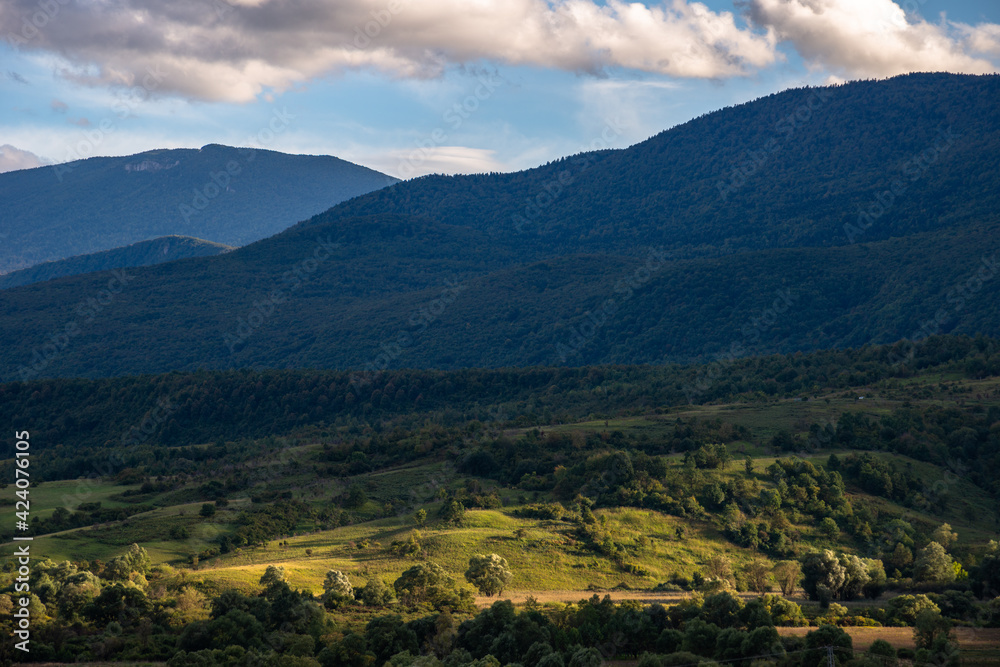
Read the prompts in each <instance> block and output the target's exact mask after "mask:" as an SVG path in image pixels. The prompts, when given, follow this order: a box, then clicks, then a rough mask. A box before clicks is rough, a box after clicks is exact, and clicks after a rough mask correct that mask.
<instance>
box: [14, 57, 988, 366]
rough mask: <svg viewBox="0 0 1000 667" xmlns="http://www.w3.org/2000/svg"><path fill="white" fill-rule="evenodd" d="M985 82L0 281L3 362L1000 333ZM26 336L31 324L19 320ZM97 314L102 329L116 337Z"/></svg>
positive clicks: (434, 185)
mask: <svg viewBox="0 0 1000 667" xmlns="http://www.w3.org/2000/svg"><path fill="white" fill-rule="evenodd" d="M998 101H1000V77H997V76H982V77H975V76H960V75H947V74H934V75H930V74H928V75H909V76H903V77H897V78H894V79H890V80H884V81H862V82H855V83H849V84H844V85H840V86H834V87H830V88H807V89H797V90H790V91H786V92H783V93H780V94H777V95H772V96H769V97H767V98H763V99H760V100H756V101H754V102H751V103H747V104H744V105H740V106H737V107H732V108H728V109H723V110H721V111H718V112H715V113H712V114H708V115H706V116H703V117H701V118H697V119H695V120H693V121H690V122H689V123H686V124H684V125H681V126H679V127H675V128H673V129H671V130H668V131H666V132H663V133H661V134H659V135H657V136H655V137H652V138H651V139H649V140H647V141H645V142H643V143H641V144H638V145H636V146H633V147H631V148H628V149H625V150H618V151H608V150H603V151H597V152H593V153H586V154H581V155H576V156H572V157H568V158H566V159H564V160H560V161H557V162H553V163H550V164H547V165H544V166H542V167H539V168H537V169H533V170H528V171H525V172H520V173H515V174H489V175H476V176H457V177H443V176H431V177H424V178H420V179H415V180H413V181H408V182H406V183H401V184H398V185H396V186H394V187H392V188H387V189H384V190H380V191H377V192H373V193H371V194H368V195H366V196H363V197H358V198H356V199H353V200H351V201H348V202H345V203H343V204H341V205H338V206H336V207H334V208H332V209H330V210H329V211H327V212H325V213H323V214H320V215H317V216H314V217H313V218H311V219H309V220H306V221H303V222H302V223H300V224H298V225H296V226H295V227H293V228H291V229H289V230H287V231H285V232H283V233H281V234H278V235H276V236H274V237H272V238H268V239H266V240H263V241H259V242H257V243H254V244H251V245H249V246H246V247H243V248H241V249H239V250H237V251H234V252H232V253H228V254H226V255H222V256H217V257H212V258H204V259H199V260H192V261H190V262H184V263H181V264H167V265H161V266H156V267H148V268H144V269H141V270H136V271H135V272H134V274H133V275H132V276H131V277H130V279H129V281H128V282H127V284H125V285H116V286H115V290H114V291H113V293H109V294H108V295H107V296H106V297H105V298H104V302H105V303H104V304H103V305H101V306H100V308H95V307H89V308H88V307H87V306H86V304H88V303H89V301H88V300H89V299H95V298H97V297H98V295H102V294H104V292H106V291H108V290H109V287H108V281H109V278H110V277H109V276H99V275H90V276H80V277H74V278H64V279H60V280H57V281H51V282H49V283H46V284H45V285H33V286H26V287H23V288H18V289H13V290H6V291H5V292H4V293H3V294H2V295H0V312H2V313H3V316H0V342H2V343H3V345H2V347H0V350H2V352H0V377H3V378H5V379H30V378H33V377H44V376H58V375H72V376H80V375H82V376H108V375H118V374H132V373H152V372H162V371H168V370H174V369H179V370H193V369H197V368H229V367H262V366H267V367H282V368H286V367H316V368H356V369H368V370H377V369H381V368H386V367H390V368H394V367H424V368H457V367H483V366H485V367H503V366H524V365H550V364H557V365H560V364H562V365H585V364H596V363H663V362H669V361H692V360H699V359H702V360H710V359H721V360H726V359H729V358H732V357H738V356H744V355H747V354H766V353H770V352H794V351H798V350H813V349H822V348H831V347H848V346H859V345H863V344H866V343H870V342H891V341H895V340H899V339H901V338H910V339H914V340H917V341H919V340H922V339H924V338H925V337H926V336H927V335H929V334H932V333H950V332H954V333H966V334H975V333H984V334H997V333H998V332H1000V310H998V309H1000V298H997V297H998V286H1000V281H997V280H995V277H996V273H997V260H998V259H1000V255H998V252H1000V240H998V239H1000V236H998V234H997V231H998V226H1000V216H998V215H997V214H996V203H997V197H998V194H997V193H998V191H997V189H996V187H995V185H996V183H997V182H998V176H1000V174H998V167H1000V157H998V156H1000V152H998V151H997V147H998V146H1000V129H998V128H1000V105H998V104H997V102H998ZM25 331H30V334H29V335H25ZM112 332H113V334H112Z"/></svg>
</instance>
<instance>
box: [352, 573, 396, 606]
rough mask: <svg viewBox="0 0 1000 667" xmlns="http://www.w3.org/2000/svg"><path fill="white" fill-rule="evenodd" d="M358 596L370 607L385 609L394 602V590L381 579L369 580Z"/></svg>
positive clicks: (373, 578)
mask: <svg viewBox="0 0 1000 667" xmlns="http://www.w3.org/2000/svg"><path fill="white" fill-rule="evenodd" d="M357 595H358V598H359V599H360V600H361V601H362V602H363V603H364V604H365V605H366V606H368V607H385V606H387V605H388V604H389V603H390V602H392V589H390V588H389V587H388V586H386V585H385V582H384V581H382V579H381V578H379V577H372V578H371V579H369V580H368V583H366V584H365V585H364V586H363V587H362V588H361V590H360V591H358V594H357Z"/></svg>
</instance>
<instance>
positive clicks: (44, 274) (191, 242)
mask: <svg viewBox="0 0 1000 667" xmlns="http://www.w3.org/2000/svg"><path fill="white" fill-rule="evenodd" d="M232 249H233V247H232V246H227V245H222V244H221V243H213V242H211V241H204V240H202V239H195V238H191V237H190V236H163V237H161V238H158V239H152V240H150V241H140V242H139V243H133V244H132V245H129V246H125V247H124V248H115V249H114V250H105V251H104V252H97V253H93V254H90V255H79V256H77V257H68V258H66V259H60V260H56V261H54V262H43V263H42V264H36V265H34V266H32V267H30V268H27V269H21V270H20V271H14V272H12V273H8V274H5V275H2V276H0V289H9V288H11V287H20V286H21V285H30V284H32V283H39V282H44V281H46V280H52V279H54V278H64V277H66V276H74V275H77V274H81V273H93V272H95V271H111V270H113V269H127V268H134V267H138V266H152V265H154V264H162V263H164V262H172V261H174V260H176V259H188V258H190V257H209V256H211V255H218V254H220V253H224V252H229V251H230V250H232Z"/></svg>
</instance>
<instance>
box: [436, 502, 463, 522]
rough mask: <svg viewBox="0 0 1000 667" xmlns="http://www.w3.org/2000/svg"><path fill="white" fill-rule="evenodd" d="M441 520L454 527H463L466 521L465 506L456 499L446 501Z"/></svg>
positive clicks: (442, 507)
mask: <svg viewBox="0 0 1000 667" xmlns="http://www.w3.org/2000/svg"><path fill="white" fill-rule="evenodd" d="M439 516H440V517H441V520H442V521H444V522H445V523H446V524H449V525H452V526H461V525H462V522H463V521H464V520H465V506H464V505H463V504H462V503H460V502H458V501H457V500H455V499H454V498H452V499H450V500H447V501H445V503H444V505H442V506H441V511H440V512H439Z"/></svg>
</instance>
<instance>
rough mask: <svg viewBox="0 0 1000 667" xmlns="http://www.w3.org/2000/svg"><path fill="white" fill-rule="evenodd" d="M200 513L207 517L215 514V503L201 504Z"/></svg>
mask: <svg viewBox="0 0 1000 667" xmlns="http://www.w3.org/2000/svg"><path fill="white" fill-rule="evenodd" d="M198 514H200V515H201V516H203V517H205V518H206V519H207V518H208V517H210V516H214V515H215V505H213V504H212V503H205V504H204V505H202V506H201V510H199V511H198Z"/></svg>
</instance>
